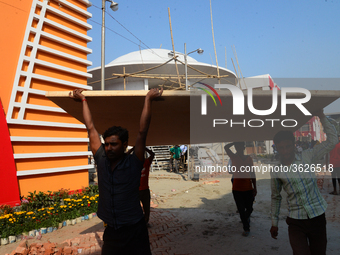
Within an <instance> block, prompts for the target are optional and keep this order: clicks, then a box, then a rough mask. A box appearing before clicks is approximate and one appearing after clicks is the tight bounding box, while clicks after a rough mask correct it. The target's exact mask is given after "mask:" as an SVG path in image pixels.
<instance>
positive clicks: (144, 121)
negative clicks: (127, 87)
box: [135, 88, 163, 161]
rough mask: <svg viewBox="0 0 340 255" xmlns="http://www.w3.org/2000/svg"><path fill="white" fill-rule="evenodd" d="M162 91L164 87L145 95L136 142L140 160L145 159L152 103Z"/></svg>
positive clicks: (137, 154) (136, 152)
mask: <svg viewBox="0 0 340 255" xmlns="http://www.w3.org/2000/svg"><path fill="white" fill-rule="evenodd" d="M162 93H163V88H162V89H161V90H159V89H151V90H150V91H149V92H148V94H147V95H146V97H145V102H144V107H143V111H142V115H141V117H140V124H139V132H138V135H137V140H136V144H135V154H136V156H137V157H138V158H139V160H140V161H144V152H145V143H146V136H147V134H148V130H149V126H150V121H151V103H152V101H153V100H154V99H155V98H158V97H160V96H161V95H162Z"/></svg>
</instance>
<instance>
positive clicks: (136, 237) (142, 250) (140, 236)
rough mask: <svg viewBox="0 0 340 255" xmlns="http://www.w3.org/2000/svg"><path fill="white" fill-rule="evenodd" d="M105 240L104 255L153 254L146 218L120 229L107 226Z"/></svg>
mask: <svg viewBox="0 0 340 255" xmlns="http://www.w3.org/2000/svg"><path fill="white" fill-rule="evenodd" d="M103 241H104V244H103V248H102V255H116V254H119V255H151V250H150V243H149V233H148V229H147V228H146V223H145V220H144V218H142V219H141V220H140V221H139V222H137V223H136V224H133V225H130V226H124V227H121V228H119V229H114V228H112V227H109V226H107V227H106V228H105V231H104V236H103Z"/></svg>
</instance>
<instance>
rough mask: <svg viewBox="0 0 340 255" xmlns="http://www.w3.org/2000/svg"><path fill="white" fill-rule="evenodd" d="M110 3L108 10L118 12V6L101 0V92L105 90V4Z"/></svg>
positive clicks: (112, 2)
mask: <svg viewBox="0 0 340 255" xmlns="http://www.w3.org/2000/svg"><path fill="white" fill-rule="evenodd" d="M106 1H107V2H111V5H110V8H111V9H112V10H113V11H117V10H118V4H117V3H116V2H114V1H113V0H102V49H101V55H102V56H101V74H102V77H101V90H105V2H106Z"/></svg>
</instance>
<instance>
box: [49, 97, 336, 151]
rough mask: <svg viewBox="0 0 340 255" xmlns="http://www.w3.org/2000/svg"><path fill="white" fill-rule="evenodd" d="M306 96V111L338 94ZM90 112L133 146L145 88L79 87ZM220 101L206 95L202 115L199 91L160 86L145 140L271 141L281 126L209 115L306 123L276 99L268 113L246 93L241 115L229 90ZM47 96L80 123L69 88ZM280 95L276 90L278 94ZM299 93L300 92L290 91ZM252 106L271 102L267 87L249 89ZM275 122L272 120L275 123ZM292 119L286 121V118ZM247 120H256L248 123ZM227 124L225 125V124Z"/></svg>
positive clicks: (305, 118) (165, 142) (98, 123)
mask: <svg viewBox="0 0 340 255" xmlns="http://www.w3.org/2000/svg"><path fill="white" fill-rule="evenodd" d="M310 92H311V94H312V98H311V100H310V101H309V102H308V103H306V104H304V105H305V107H306V108H307V109H308V110H309V111H310V112H312V113H313V112H315V111H316V110H318V109H321V108H324V107H325V106H327V105H329V104H330V103H332V102H333V101H335V100H336V99H337V98H339V97H340V91H310ZM83 93H84V95H85V96H86V98H87V101H88V104H89V107H90V109H91V112H92V117H93V121H94V124H95V127H96V128H97V130H98V132H99V133H103V132H104V131H105V130H106V129H107V128H108V127H110V126H113V125H120V126H122V127H125V128H127V129H128V130H129V133H130V139H129V144H131V145H133V144H134V142H135V139H136V136H137V132H138V128H139V119H140V114H141V111H142V108H143V104H144V99H145V95H146V93H147V92H146V91H84V92H83ZM218 93H219V95H220V97H221V100H222V103H223V106H221V105H217V106H215V105H214V103H213V101H212V99H211V98H209V96H208V99H207V101H208V104H207V108H208V114H207V115H206V116H202V115H201V94H202V93H190V92H188V91H164V93H163V96H162V100H161V101H155V102H153V105H152V120H151V126H150V129H149V133H148V138H147V145H170V144H187V143H211V142H222V141H252V140H271V139H272V138H273V135H274V134H275V133H276V132H277V131H279V130H281V129H283V128H282V126H281V125H274V127H271V125H269V124H270V122H268V121H267V122H266V125H264V126H263V127H257V128H254V127H249V126H248V125H246V127H242V125H234V126H233V127H232V128H231V127H230V125H229V126H228V125H218V126H216V127H215V128H213V127H212V120H213V119H214V118H218V119H221V118H223V119H227V120H229V121H230V119H233V120H234V122H235V121H238V122H242V121H243V120H246V123H247V121H249V120H250V119H261V120H263V121H265V119H280V121H281V120H282V119H296V120H297V122H298V125H297V126H296V127H294V128H288V129H289V130H292V131H295V130H296V129H297V128H299V127H300V126H302V125H303V124H305V123H306V122H307V121H308V120H309V119H310V116H304V114H302V112H301V111H300V110H298V109H297V108H296V107H295V106H288V107H287V115H286V116H281V107H280V100H279V101H278V102H279V103H278V107H277V110H276V111H275V112H274V113H273V114H271V115H270V116H256V115H253V114H252V113H251V112H250V111H249V110H248V107H247V105H246V104H247V97H246V93H245V115H242V116H233V115H232V96H231V94H230V92H229V91H218ZM46 96H47V97H48V98H49V99H50V100H52V101H53V102H54V103H56V104H57V105H59V106H60V107H61V108H63V109H64V110H65V111H67V112H68V113H69V114H70V115H72V116H74V117H75V118H76V119H78V120H79V121H81V122H83V117H82V105H81V103H80V102H76V101H74V100H73V99H71V98H69V96H68V92H48V93H47V95H46ZM278 96H279V97H280V93H279V95H278ZM290 97H301V94H297V95H290ZM253 99H254V107H255V108H256V109H269V108H270V106H271V102H272V94H271V91H254V92H253ZM277 123H280V122H276V123H275V124H277ZM286 124H287V125H288V124H291V123H289V122H287V123H286ZM252 125H258V123H256V122H252ZM228 127H229V128H228Z"/></svg>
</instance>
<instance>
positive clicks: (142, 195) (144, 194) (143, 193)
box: [139, 189, 151, 223]
mask: <svg viewBox="0 0 340 255" xmlns="http://www.w3.org/2000/svg"><path fill="white" fill-rule="evenodd" d="M139 200H140V201H141V202H142V205H143V211H144V218H145V222H146V223H148V222H149V218H150V200H151V196H150V189H145V190H140V191H139Z"/></svg>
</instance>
